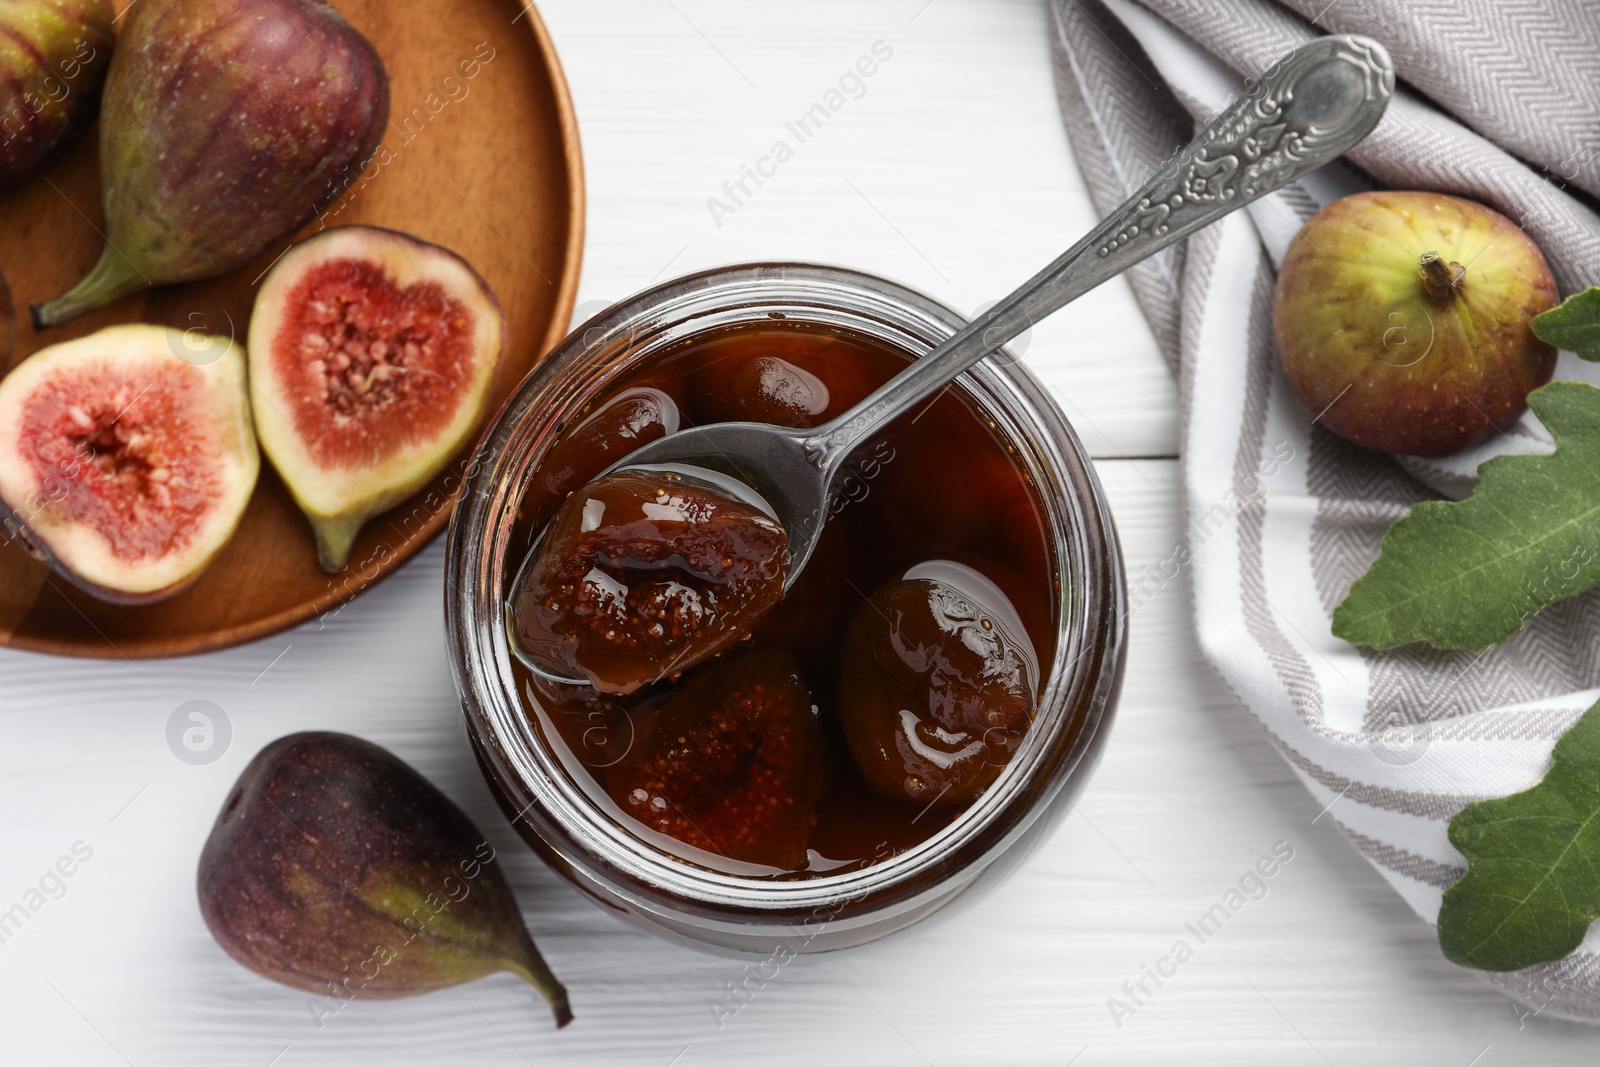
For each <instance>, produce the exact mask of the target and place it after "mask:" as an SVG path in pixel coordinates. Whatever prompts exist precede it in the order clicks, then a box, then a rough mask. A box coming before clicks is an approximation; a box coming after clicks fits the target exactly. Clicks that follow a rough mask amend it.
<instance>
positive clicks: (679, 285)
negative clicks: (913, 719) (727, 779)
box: [445, 262, 1127, 920]
mask: <svg viewBox="0 0 1600 1067" xmlns="http://www.w3.org/2000/svg"><path fill="white" fill-rule="evenodd" d="M766 317H776V318H795V319H798V320H800V321H806V322H814V321H817V320H818V319H821V320H823V321H824V324H830V325H838V326H845V327H849V328H854V329H865V330H866V331H867V332H869V333H873V334H875V335H877V336H879V337H881V338H882V339H884V340H887V341H889V342H890V343H891V344H895V345H896V347H899V348H901V349H902V350H904V351H907V352H908V353H909V354H911V355H913V356H918V357H920V356H921V355H923V354H925V353H926V352H927V351H928V350H929V349H931V348H932V347H933V346H934V345H935V344H937V343H938V342H939V341H942V340H943V339H944V338H945V337H947V336H949V335H950V334H951V333H953V332H954V331H955V330H956V329H958V328H960V327H961V326H963V325H965V324H966V320H965V319H964V318H963V317H962V316H960V315H958V314H957V313H956V312H954V311H953V310H951V309H950V308H948V307H946V306H945V305H943V304H942V303H939V302H938V301H935V300H933V299H932V298H931V297H928V296H926V295H924V294H922V293H919V292H917V291H915V290H912V289H909V288H907V287H905V286H902V285H900V284H898V283H895V282H891V281H888V280H886V279H883V278H880V277H878V276H875V275H872V274H868V273H865V272H862V271H856V270H852V269H849V268H843V267H834V266H826V265H820V264H812V263H800V262H763V263H746V264H736V265H733V266H727V267H720V268H714V269H711V270H706V271H700V272H697V273H694V274H689V275H685V276H683V277H680V278H676V279H672V280H670V281H667V282H664V283H662V284H660V285H656V286H653V287H651V288H649V289H646V290H644V291H642V292H640V293H638V294H636V295H634V296H632V297H630V298H628V299H626V300H623V301H621V302H619V303H616V304H613V305H612V306H611V307H609V308H607V309H605V310H604V311H602V312H600V313H599V314H598V315H596V316H594V317H593V318H591V319H589V320H588V321H587V322H585V323H582V324H579V325H578V326H577V327H576V328H575V329H574V330H573V331H572V333H570V334H569V335H568V337H567V338H566V339H565V340H563V341H562V342H561V343H560V344H559V345H558V346H557V347H556V348H555V349H554V350H552V351H551V353H550V354H548V355H547V356H546V357H545V358H544V359H543V360H542V361H540V363H539V364H538V365H537V366H536V367H535V368H534V370H533V371H531V372H530V373H529V374H528V376H527V377H526V378H525V379H524V380H523V381H522V382H521V383H520V384H519V385H518V386H517V388H516V389H515V390H513V392H512V393H511V395H510V396H509V397H508V398H507V400H506V402H505V404H504V405H503V406H502V407H501V409H500V411H499V412H498V413H497V414H496V415H495V418H494V420H493V422H492V423H491V424H490V425H489V427H488V428H487V430H486V431H485V433H484V435H483V437H482V438H481V440H480V442H479V445H478V447H477V450H476V451H475V453H474V455H473V458H472V460H471V462H470V463H469V465H468V468H467V471H468V473H467V476H466V479H465V481H464V484H463V487H462V490H461V494H460V498H459V500H458V502H457V504H456V509H455V514H454V516H453V517H452V520H451V524H450V532H449V538H448V546H447V553H446V564H445V566H446V585H445V601H446V605H445V607H446V622H447V630H448V642H449V650H450V656H451V666H452V670H453V672H454V674H455V680H456V687H457V691H458V693H459V695H460V698H461V702H462V709H463V714H464V716H465V720H466V725H467V732H468V735H469V738H470V739H471V741H472V744H473V748H474V751H475V753H476V754H477V756H478V759H479V763H480V765H481V767H482V769H483V771H484V773H485V776H486V777H488V778H490V781H491V785H492V786H494V787H495V788H496V792H497V794H498V798H499V799H501V802H502V805H503V806H506V807H507V809H508V812H509V810H510V809H511V808H512V807H513V806H514V807H515V808H516V809H517V810H518V814H517V816H516V817H515V818H513V822H515V821H516V820H517V819H523V820H525V821H526V822H527V823H528V825H529V826H530V827H531V828H532V829H533V831H534V832H535V834H537V836H538V837H539V838H540V840H541V841H542V842H543V843H544V845H545V846H546V847H548V848H549V849H550V850H552V851H553V852H554V853H555V854H556V855H557V856H558V857H559V858H560V859H561V861H562V865H563V866H564V867H565V873H568V874H569V876H573V875H577V876H579V877H580V878H582V879H586V880H591V881H597V882H599V883H602V884H603V885H605V886H606V887H607V888H609V889H610V890H611V891H612V892H616V893H618V894H620V895H621V896H623V897H625V898H629V899H632V900H634V902H635V903H638V904H640V905H642V906H644V907H646V908H649V909H652V910H659V909H660V908H662V907H669V908H671V907H675V908H678V909H684V910H688V911H692V912H695V913H697V914H702V915H710V916H716V915H720V914H726V913H728V912H730V911H731V912H733V913H736V914H743V915H747V916H750V917H752V918H755V919H758V920H761V919H773V918H777V917H781V916H784V915H798V914H803V913H807V912H809V911H811V910H812V909H815V908H818V907H830V908H832V907H836V906H838V905H839V903H840V902H841V901H853V902H859V905H858V906H862V907H865V908H868V909H875V908H876V907H878V906H888V905H889V904H891V903H896V902H902V901H905V900H907V899H917V898H920V897H922V896H925V895H931V894H933V893H935V892H938V891H940V890H941V889H947V888H948V887H947V885H946V881H947V879H948V878H949V877H971V876H973V875H975V874H976V873H977V872H978V871H979V870H981V869H982V867H983V866H984V865H985V863H986V861H987V859H988V858H992V857H993V856H994V855H997V854H998V853H999V852H1000V851H1001V850H1003V848H1004V847H1005V845H1006V844H1007V843H1008V842H1010V841H1011V840H1013V839H1015V837H1016V836H1018V835H1020V834H1021V833H1022V832H1023V831H1024V830H1025V829H1026V828H1027V827H1028V826H1029V825H1030V823H1031V821H1032V816H1033V815H1036V814H1037V813H1038V812H1039V811H1040V810H1042V809H1043V808H1044V807H1045V806H1046V805H1047V804H1048V803H1049V801H1050V799H1051V798H1052V797H1053V796H1054V795H1055V793H1056V792H1057V791H1059V790H1060V789H1061V788H1062V787H1063V786H1064V784H1065V782H1066V781H1067V779H1068V778H1069V777H1072V776H1073V775H1074V774H1076V773H1087V772H1088V770H1089V767H1088V766H1087V765H1085V764H1086V757H1089V762H1092V757H1093V755H1095V754H1097V753H1098V750H1099V747H1100V744H1099V743H1100V742H1103V735H1104V734H1105V732H1106V731H1107V730H1108V728H1109V725H1110V720H1111V718H1112V713H1113V705H1114V697H1115V693H1116V688H1117V683H1118V680H1119V676H1120V669H1121V663H1122V657H1123V654H1124V651H1125V646H1126V630H1127V619H1126V615H1127V612H1126V592H1125V588H1124V581H1123V573H1122V559H1121V551H1120V548H1119V547H1118V544H1117V537H1116V531H1115V527H1114V525H1113V523H1112V519H1111V513H1110V509H1109V506H1108V505H1107V503H1106V500H1105V497H1104V493H1103V490H1102V489H1101V487H1100V484H1099V480H1098V478H1097V477H1096V475H1095V471H1094V467H1093V464H1092V462H1091V461H1090V460H1089V457H1088V455H1087V453H1086V452H1085V450H1084V448H1083V446H1082V443H1081V441H1079V439H1078V437H1077V435H1076V433H1075V432H1074V431H1073V429H1072V427H1071V425H1070V424H1069V423H1068V421H1067V420H1066V417H1065V415H1064V414H1062V412H1061V411H1060V409H1059V408H1058V407H1057V406H1056V404H1055V402H1054V401H1053V400H1052V399H1051V398H1050V396H1049V394H1048V392H1047V391H1046V390H1045V388H1044V387H1043V386H1042V385H1041V384H1040V383H1039V381H1038V380H1037V379H1036V378H1035V377H1034V376H1033V374H1032V373H1031V372H1029V371H1028V370H1027V368H1026V367H1024V366H1023V365H1022V364H1021V363H1020V361H1018V360H1017V359H1016V357H1014V356H1012V355H1011V354H1010V353H1009V351H1008V350H1005V349H1001V350H1000V352H999V353H998V355H1000V356H1001V357H1002V358H1000V359H995V358H994V357H992V356H991V357H990V358H987V359H985V360H983V361H982V362H980V363H979V364H977V365H976V366H975V367H973V368H972V369H970V370H968V371H966V372H964V373H963V374H962V375H961V376H960V377H959V378H958V379H957V382H956V385H957V388H959V389H960V390H961V391H962V392H963V394H964V396H965V399H966V400H967V401H968V402H969V403H970V404H972V405H973V406H974V407H975V408H976V409H977V410H979V411H981V412H983V413H984V414H985V415H986V416H988V417H989V418H991V419H993V420H994V422H995V425H996V427H997V429H998V430H999V431H1000V432H1001V433H1002V434H1003V435H1004V436H1005V437H1006V438H1007V439H1008V441H1009V442H1010V443H1012V444H1015V445H1016V446H1017V448H1016V452H1017V456H1016V460H1017V462H1018V464H1019V466H1021V467H1022V468H1023V469H1025V470H1026V471H1027V472H1028V473H1029V475H1030V476H1031V477H1032V478H1033V479H1034V482H1035V488H1036V491H1037V495H1038V503H1039V504H1040V505H1041V507H1042V508H1043V510H1044V512H1045V513H1046V514H1045V515H1044V516H1043V517H1044V518H1045V519H1046V521H1047V523H1048V526H1049V529H1050V535H1051V542H1052V544H1051V561H1052V567H1053V571H1054V576H1055V580H1056V585H1057V588H1056V589H1055V590H1054V591H1053V595H1054V601H1055V603H1054V605H1053V609H1054V617H1055V619H1056V623H1057V641H1056V648H1055V655H1054V657H1053V658H1052V661H1051V663H1050V665H1049V669H1048V671H1046V672H1044V673H1045V678H1044V685H1043V689H1042V694H1041V698H1040V700H1039V704H1038V709H1039V710H1038V713H1037V714H1036V717H1035V720H1034V723H1033V726H1032V728H1030V730H1029V731H1028V734H1027V737H1026V738H1025V740H1024V743H1023V745H1022V746H1021V748H1020V749H1019V750H1018V751H1017V752H1016V753H1015V754H1014V755H1013V757H1012V759H1011V761H1010V762H1009V763H1008V764H1007V766H1006V767H1005V769H1004V770H1003V771H1002V772H1001V774H1000V776H999V778H997V780H996V781H995V782H994V783H993V784H992V785H990V786H989V787H988V788H987V789H986V790H984V792H983V793H982V794H980V795H979V797H978V798H977V799H976V800H974V801H973V802H972V803H971V804H970V805H969V806H968V807H967V808H966V810H964V811H963V812H962V813H961V814H960V815H959V816H957V817H956V818H955V819H954V820H952V822H951V823H950V824H949V825H948V826H946V827H944V828H943V829H941V830H940V831H939V832H937V833H935V834H934V835H932V836H930V837H929V838H928V839H927V840H925V841H923V842H921V843H919V844H917V845H915V846H913V847H911V848H909V849H907V850H906V851H905V852H903V853H900V854H897V855H895V856H892V857H890V858H887V859H884V860H881V861H879V862H876V863H872V864H869V865H867V866H864V867H859V868H854V869H851V870H847V871H844V872H842V873H839V874H829V873H821V874H815V875H810V876H807V877H803V878H798V879H784V878H752V877H745V876H740V875H735V874H728V873H724V872H720V871H715V870H712V869H709V868H704V867H699V866H696V865H693V864H691V863H688V862H686V861H684V860H682V859H680V858H678V857H674V856H672V855H669V854H667V853H665V852H663V851H661V850H660V849H658V848H656V847H655V846H653V845H651V844H649V843H648V842H647V841H645V840H643V839H642V838H641V837H639V836H637V835H636V834H635V833H633V832H632V831H631V830H630V829H628V828H627V827H626V826H623V825H620V824H619V823H617V821H616V820H615V819H614V818H613V817H611V816H610V815H608V814H607V813H606V812H604V811H603V810H601V809H600V808H599V807H598V806H597V805H595V804H594V803H593V802H592V801H591V800H590V799H589V797H588V796H587V795H586V794H585V793H584V791H583V790H582V788H581V787H580V786H579V785H578V783H575V782H573V781H572V780H571V775H570V774H569V772H568V771H567V770H566V768H565V767H564V766H563V765H562V763H561V761H560V759H559V757H558V756H557V755H556V754H555V753H554V752H552V751H550V749H549V747H548V745H546V744H544V743H542V742H541V739H540V737H539V731H538V728H537V727H536V726H535V725H534V724H533V723H532V722H531V719H530V716H529V715H528V714H527V713H526V711H525V709H524V708H523V707H522V705H521V700H520V697H519V694H518V691H517V686H516V682H515V678H514V676H513V674H512V666H511V661H512V654H511V651H510V647H509V644H508V642H507V639H506V636H505V628H504V609H503V601H502V596H503V591H504V590H505V587H506V582H507V579H508V575H509V573H514V571H515V568H516V562H517V560H516V559H508V555H511V554H515V555H517V556H520V548H517V547H514V546H512V545H511V542H510V536H511V527H512V525H513V523H514V520H515V517H516V512H517V505H518V503H519V501H520V499H521V497H522V494H523V491H524V489H525V487H526V485H527V484H528V482H529V481H530V476H531V474H532V473H533V471H535V470H536V469H537V468H538V466H539V464H540V463H541V462H542V461H543V459H544V455H545V453H546V452H547V450H548V449H549V447H550V445H551V444H552V443H553V442H554V440H555V439H556V437H557V436H558V435H559V433H560V432H561V430H562V429H563V428H565V426H566V425H568V424H570V423H571V422H572V421H573V420H574V418H575V417H577V416H578V414H579V412H581V410H582V407H583V405H584V404H585V403H586V402H587V401H588V400H589V399H591V398H592V397H593V396H594V395H595V394H596V393H598V392H600V391H601V390H603V389H605V388H606V387H607V386H608V385H609V384H610V383H611V382H613V381H615V380H616V379H617V378H618V377H619V376H620V375H621V374H622V373H623V372H624V369H625V366H626V361H628V360H630V359H639V358H643V357H644V356H645V355H647V354H649V353H651V352H654V351H657V350H659V347H660V346H661V345H662V344H665V343H675V342H676V340H678V339H681V337H682V336H691V335H694V334H698V333H701V332H703V331H704V330H707V329H714V328H716V327H717V326H719V325H725V324H731V323H734V322H749V321H756V320H758V319H760V318H766ZM674 331H676V333H674ZM886 334H887V335H888V336H885V335H886ZM668 338H670V340H667V339H668ZM896 338H898V340H897V339H896ZM1019 431H1020V432H1019ZM930 876H931V877H930Z"/></svg>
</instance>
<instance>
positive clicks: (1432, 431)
mask: <svg viewBox="0 0 1600 1067" xmlns="http://www.w3.org/2000/svg"><path fill="white" fill-rule="evenodd" d="M1558 299H1559V297H1558V296H1557V293H1556V285H1555V280H1554V279H1553V278H1552V277H1551V276H1550V267H1549V265H1548V264H1546V263H1545V259H1544V256H1543V254H1541V253H1540V251H1539V248H1538V246H1537V245H1535V244H1534V243H1533V241H1532V240H1530V239H1529V238H1528V236H1527V235H1526V234H1525V233H1523V232H1522V231H1521V230H1520V229H1518V228H1517V226H1516V224H1515V223H1513V222H1512V221H1511V220H1510V219H1508V218H1506V217H1505V216H1504V215H1501V214H1499V213H1498V212H1496V211H1494V210H1492V209H1490V208H1487V207H1485V206H1483V205H1482V204H1478V203H1474V202H1473V201H1471V200H1463V199H1461V198H1459V197H1454V196H1444V195H1442V194H1438V193H1417V192H1375V193H1358V194H1356V195H1355V196H1347V197H1345V198H1344V199H1343V200H1336V201H1334V202H1333V203H1332V204H1329V205H1328V206H1327V207H1325V208H1323V209H1322V210H1321V211H1319V212H1317V214H1316V215H1314V216H1313V217H1312V218H1311V220H1310V221H1309V222H1307V223H1306V224H1305V226H1304V227H1302V228H1301V230H1300V232H1299V233H1298V234H1297V235H1296V236H1295V238H1294V240H1293V241H1291V242H1290V244H1289V250H1288V252H1287V254H1286V255H1285V256H1284V261H1283V267H1282V269H1281V270H1280V271H1279V273H1278V288H1277V296H1276V300H1275V302H1274V304H1273V308H1272V323H1273V329H1274V331H1275V333H1276V334H1277V342H1278V356H1279V358H1280V359H1281V360H1282V362H1283V370H1284V375H1285V377H1287V378H1288V380H1289V384H1290V386H1292V387H1293V388H1294V391H1295V392H1296V393H1297V394H1299V397H1300V399H1301V400H1302V401H1303V402H1304V403H1305V405H1306V407H1307V408H1308V409H1310V410H1311V411H1312V412H1313V413H1314V414H1316V416H1317V421H1319V422H1321V423H1322V424H1323V425H1324V426H1326V427H1327V428H1328V429H1330V430H1332V431H1333V432H1334V433H1336V434H1338V435H1339V436H1341V437H1344V438H1346V439H1347V440H1350V441H1354V442H1355V443H1356V444H1358V445H1365V446H1366V447H1368V448H1375V449H1379V450H1381V451H1384V452H1399V453H1404V454H1407V455H1415V456H1445V455H1449V454H1450V453H1452V452H1459V451H1461V450H1462V449H1464V448H1467V447H1470V446H1471V445H1473V444H1476V443H1477V442H1478V441H1479V440H1481V439H1482V438H1483V437H1484V436H1485V435H1486V434H1489V433H1492V432H1493V431H1495V430H1504V429H1506V428H1508V427H1509V426H1510V425H1511V424H1512V423H1514V422H1516V420H1517V419H1518V418H1519V417H1520V416H1521V415H1522V413H1523V411H1525V410H1526V409H1527V398H1528V394H1529V393H1530V392H1532V391H1533V390H1534V389H1537V388H1538V387H1539V386H1541V385H1543V384H1544V383H1545V382H1547V381H1549V380H1550V374H1551V372H1552V371H1553V370H1554V369H1555V358H1556V352H1555V349H1554V348H1552V347H1551V346H1550V345H1547V344H1545V343H1544V342H1543V341H1541V340H1539V339H1538V338H1537V337H1535V336H1534V333H1533V329H1532V327H1531V325H1530V324H1531V322H1532V320H1533V317H1534V316H1535V315H1537V314H1539V313H1540V312H1541V311H1545V310H1547V309H1549V308H1551V307H1554V306H1555V304H1556V302H1557V300H1558Z"/></svg>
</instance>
